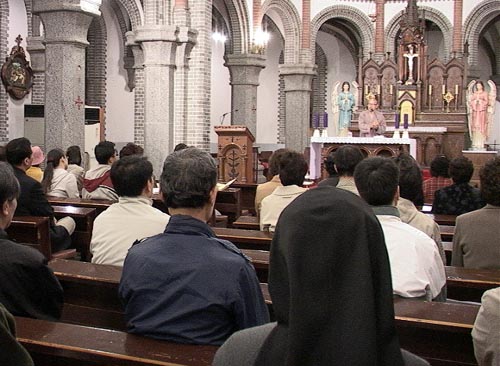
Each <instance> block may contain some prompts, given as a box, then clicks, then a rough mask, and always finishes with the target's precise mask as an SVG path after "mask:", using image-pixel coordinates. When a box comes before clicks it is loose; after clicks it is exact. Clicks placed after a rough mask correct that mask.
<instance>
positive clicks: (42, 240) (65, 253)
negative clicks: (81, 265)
mask: <svg viewBox="0 0 500 366" xmlns="http://www.w3.org/2000/svg"><path fill="white" fill-rule="evenodd" d="M49 230H50V224H49V218H48V217H42V216H14V217H13V219H12V222H11V223H10V226H9V228H8V229H7V233H8V235H9V237H10V238H11V239H12V240H14V241H15V242H18V243H21V244H26V245H29V246H30V247H32V248H34V249H36V250H38V251H39V252H40V253H42V254H43V255H44V256H45V258H47V260H51V259H54V258H74V257H76V250H75V249H65V250H61V251H59V252H55V253H53V252H52V247H51V242H50V231H49Z"/></svg>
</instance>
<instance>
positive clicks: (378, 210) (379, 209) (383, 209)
mask: <svg viewBox="0 0 500 366" xmlns="http://www.w3.org/2000/svg"><path fill="white" fill-rule="evenodd" d="M371 208H372V210H373V213H374V214H375V215H376V216H378V215H387V216H396V217H399V211H398V209H397V208H396V207H395V206H371Z"/></svg>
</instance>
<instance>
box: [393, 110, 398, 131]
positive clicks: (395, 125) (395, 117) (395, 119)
mask: <svg viewBox="0 0 500 366" xmlns="http://www.w3.org/2000/svg"><path fill="white" fill-rule="evenodd" d="M394 128H395V129H396V130H397V129H399V113H397V112H396V114H395V115H394Z"/></svg>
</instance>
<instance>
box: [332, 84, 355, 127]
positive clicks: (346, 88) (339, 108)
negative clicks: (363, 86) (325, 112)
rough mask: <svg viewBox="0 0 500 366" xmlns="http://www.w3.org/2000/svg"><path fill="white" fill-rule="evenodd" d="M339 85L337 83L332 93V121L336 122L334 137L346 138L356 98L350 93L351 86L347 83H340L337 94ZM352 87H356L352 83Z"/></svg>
mask: <svg viewBox="0 0 500 366" xmlns="http://www.w3.org/2000/svg"><path fill="white" fill-rule="evenodd" d="M339 84H340V83H339V82H337V83H336V84H335V86H334V88H333V91H332V108H333V114H334V121H338V122H337V126H336V131H335V135H336V136H347V135H348V133H349V127H350V126H351V118H352V112H353V110H355V108H356V96H355V95H354V94H353V93H351V84H350V83H349V82H347V81H344V82H343V83H342V91H340V92H338V87H339ZM353 85H354V86H355V87H356V86H357V84H356V83H355V82H354V81H353ZM337 115H338V116H337Z"/></svg>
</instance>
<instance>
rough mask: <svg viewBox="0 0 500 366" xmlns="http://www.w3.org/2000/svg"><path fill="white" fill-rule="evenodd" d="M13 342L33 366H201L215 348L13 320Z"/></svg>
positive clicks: (63, 325) (77, 327)
mask: <svg viewBox="0 0 500 366" xmlns="http://www.w3.org/2000/svg"><path fill="white" fill-rule="evenodd" d="M16 328H17V339H18V340H19V342H21V344H22V345H23V346H24V347H25V348H26V349H27V350H28V352H29V353H30V354H31V356H32V358H33V360H34V361H35V364H36V365H37V366H58V365H72V366H99V365H101V366H102V365H106V366H153V365H154V366H179V365H186V366H205V365H211V363H212V360H213V358H214V356H215V352H216V351H217V347H215V346H197V345H186V344H179V343H173V342H166V341H160V340H156V339H151V338H146V337H141V336H137V335H132V334H127V333H124V332H121V331H113V330H109V329H99V328H91V327H86V326H81V325H74V324H65V323H55V322H49V321H45V320H39V319H29V318H21V317H16Z"/></svg>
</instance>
